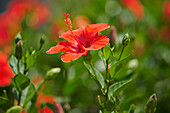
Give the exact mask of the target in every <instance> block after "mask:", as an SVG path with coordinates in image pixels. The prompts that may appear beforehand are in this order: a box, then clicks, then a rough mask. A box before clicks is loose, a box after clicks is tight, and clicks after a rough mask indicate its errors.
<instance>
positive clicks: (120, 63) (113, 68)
mask: <svg viewBox="0 0 170 113" xmlns="http://www.w3.org/2000/svg"><path fill="white" fill-rule="evenodd" d="M129 57H130V55H128V56H127V57H125V58H124V59H121V60H119V61H117V62H116V63H114V64H112V65H111V67H110V75H111V78H113V77H114V76H115V75H116V73H117V72H118V71H119V70H120V69H121V68H122V67H123V66H124V65H125V64H126V63H127V61H128V60H129Z"/></svg>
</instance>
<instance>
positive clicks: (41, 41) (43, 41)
mask: <svg viewBox="0 0 170 113" xmlns="http://www.w3.org/2000/svg"><path fill="white" fill-rule="evenodd" d="M44 43H45V39H44V38H41V39H40V48H39V50H40V49H41V48H42V46H43V45H44Z"/></svg>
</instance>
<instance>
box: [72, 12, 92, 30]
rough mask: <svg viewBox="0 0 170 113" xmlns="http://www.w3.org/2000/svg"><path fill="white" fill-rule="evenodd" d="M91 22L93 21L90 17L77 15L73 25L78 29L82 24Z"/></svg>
mask: <svg viewBox="0 0 170 113" xmlns="http://www.w3.org/2000/svg"><path fill="white" fill-rule="evenodd" d="M90 23H91V22H90V20H89V18H88V17H87V16H85V15H80V16H76V17H75V18H74V20H73V26H74V28H76V29H78V28H80V27H81V26H86V25H88V24H90Z"/></svg>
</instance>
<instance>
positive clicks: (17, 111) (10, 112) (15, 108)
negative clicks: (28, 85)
mask: <svg viewBox="0 0 170 113" xmlns="http://www.w3.org/2000/svg"><path fill="white" fill-rule="evenodd" d="M21 111H22V107H21V106H13V107H11V108H9V109H8V110H7V112H6V113H20V112H21Z"/></svg>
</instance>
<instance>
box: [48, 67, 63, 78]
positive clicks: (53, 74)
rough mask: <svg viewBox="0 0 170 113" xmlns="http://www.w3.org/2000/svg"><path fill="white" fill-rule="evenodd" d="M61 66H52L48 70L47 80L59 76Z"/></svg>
mask: <svg viewBox="0 0 170 113" xmlns="http://www.w3.org/2000/svg"><path fill="white" fill-rule="evenodd" d="M60 71H61V69H60V68H52V69H51V70H49V71H48V72H47V75H46V76H45V79H46V80H51V79H53V78H55V77H56V76H57V74H58V73H60Z"/></svg>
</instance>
